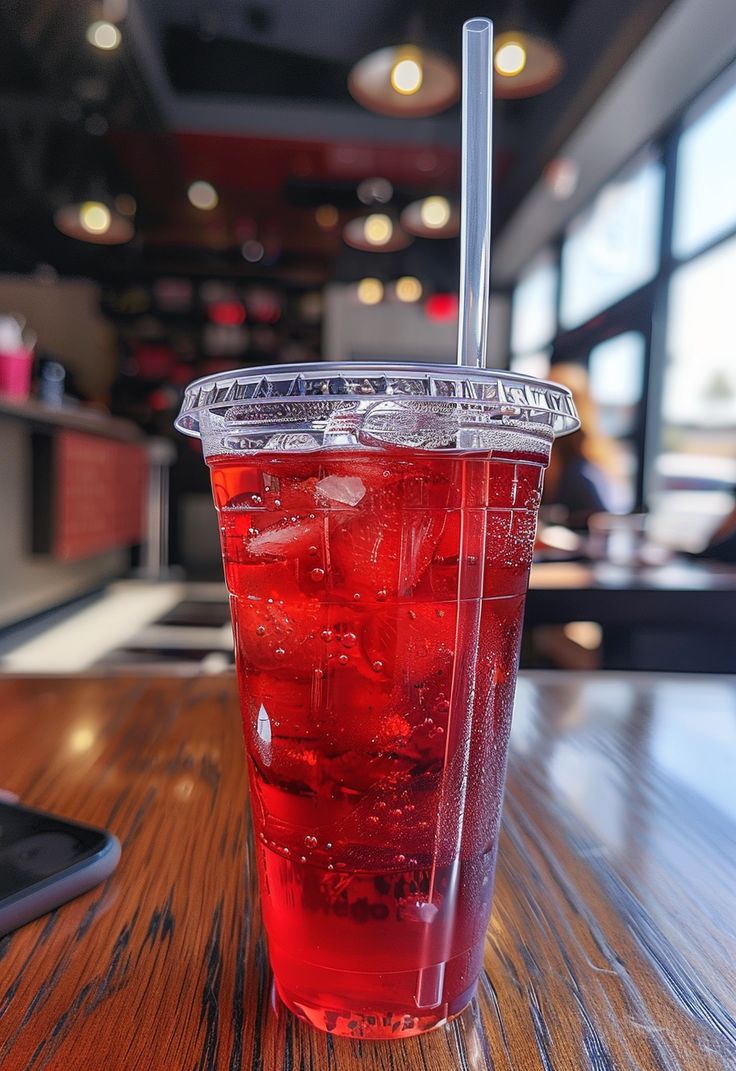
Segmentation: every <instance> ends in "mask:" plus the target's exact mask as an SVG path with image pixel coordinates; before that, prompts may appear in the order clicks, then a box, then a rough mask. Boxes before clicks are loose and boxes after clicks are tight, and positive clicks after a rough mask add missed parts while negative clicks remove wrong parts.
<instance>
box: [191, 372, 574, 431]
mask: <svg viewBox="0 0 736 1071" xmlns="http://www.w3.org/2000/svg"><path fill="white" fill-rule="evenodd" d="M376 380H385V381H386V383H385V386H386V389H385V390H377V389H376ZM315 381H318V383H319V389H318V390H313V391H310V390H309V389H308V385H309V384H310V383H314V382H315ZM355 381H363V382H362V383H360V385H359V386H357V387H356V386H352V387H351V386H350V383H351V382H352V383H354V382H355ZM372 381H373V382H372ZM414 381H416V382H417V384H419V383H422V385H423V389H417V391H416V392H413V391H412V390H411V384H412V382H414ZM275 385H279V387H280V388H281V389H279V390H274V389H273V387H274V386H275ZM466 385H469V386H470V389H469V390H468V389H463V388H464V387H465V386H466ZM395 386H400V388H401V389H400V390H394V389H388V388H389V387H395ZM473 386H475V388H476V389H475V390H473V389H472V388H473ZM514 388H516V392H515V393H514V394H513V396H509V393H508V392H509V390H513V389H514ZM519 391H521V393H519ZM371 396H373V398H375V399H376V400H379V399H380V398H386V397H396V399H397V400H405V401H406V400H411V399H415V400H416V399H421V400H423V401H431V402H437V403H449V404H452V403H456V404H457V403H460V402H473V403H476V404H479V405H481V406H483V407H484V408H486V409H488V410H489V411H490V409H491V408H492V407H493V406H495V407H496V408H498V407H499V406H501V407H502V408H503V405H504V403H505V404H506V405H507V406H508V407H510V408H518V409H519V410H520V414H519V416H520V419H521V421H522V423H525V424H527V425H529V427H530V429H531V428H533V427H534V425H535V424H537V425H539V424H546V425H547V426H550V418H552V428H553V431H554V435H555V437H557V436H559V435H566V434H569V433H570V432H573V431H576V430H577V428H579V427H580V421H579V418H578V415H577V411H576V408H575V403H574V400H573V396H572V392H571V391H570V389H569V388H568V387H565V386H563V385H562V384H560V383H554V382H551V381H550V380H545V379H538V378H536V377H535V376H529V375H526V374H525V373H522V372H513V371H511V370H510V369H500V368H471V367H466V366H464V365H455V364H453V365H449V364H448V365H446V364H435V363H419V362H417V363H414V362H412V363H408V362H403V363H399V362H395V363H392V362H388V361H386V362H384V361H312V362H308V363H303V364H270V365H258V366H253V367H250V368H238V369H232V370H229V371H225V372H215V373H211V374H210V375H207V376H201V377H200V378H198V379H195V380H193V381H192V382H191V383H190V384H189V385H188V386H187V387H186V388H185V391H184V396H183V399H182V405H181V409H180V412H179V414H178V416H177V417H176V419H175V421H174V426H175V427H176V428H177V430H178V431H180V432H182V433H183V434H184V435H190V436H194V437H197V438H198V437H200V422H199V413H200V412H202V411H207V410H209V409H211V408H213V407H217V408H222V407H228V406H234V405H238V404H241V405H247V404H248V403H251V402H252V403H256V402H257V403H258V405H267V406H268V405H269V404H272V403H280V404H282V405H283V404H288V403H289V402H294V403H298V402H299V401H300V400H302V401H307V400H309V399H314V398H315V397H322V398H324V399H332V400H335V401H337V400H338V398H339V400H340V401H360V402H363V403H366V402H369V401H370V400H371ZM535 414H536V415H535Z"/></svg>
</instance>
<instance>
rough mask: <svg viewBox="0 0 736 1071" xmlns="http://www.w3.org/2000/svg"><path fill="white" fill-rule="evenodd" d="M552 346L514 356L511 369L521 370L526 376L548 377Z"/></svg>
mask: <svg viewBox="0 0 736 1071" xmlns="http://www.w3.org/2000/svg"><path fill="white" fill-rule="evenodd" d="M551 353H552V351H551V347H548V348H547V349H545V350H539V351H538V352H537V353H522V354H520V355H519V356H512V358H511V371H512V372H520V373H521V374H522V375H524V376H534V377H535V378H536V379H546V378H547V376H548V375H549V364H550V356H551Z"/></svg>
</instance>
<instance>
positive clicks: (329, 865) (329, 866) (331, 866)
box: [327, 863, 335, 870]
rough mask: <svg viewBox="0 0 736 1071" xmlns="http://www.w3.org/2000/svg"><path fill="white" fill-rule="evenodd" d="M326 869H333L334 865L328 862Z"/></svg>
mask: <svg viewBox="0 0 736 1071" xmlns="http://www.w3.org/2000/svg"><path fill="white" fill-rule="evenodd" d="M327 869H328V870H334V869H335V868H334V866H333V865H332V863H328V864H327Z"/></svg>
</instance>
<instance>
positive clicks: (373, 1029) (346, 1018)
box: [274, 978, 477, 1041]
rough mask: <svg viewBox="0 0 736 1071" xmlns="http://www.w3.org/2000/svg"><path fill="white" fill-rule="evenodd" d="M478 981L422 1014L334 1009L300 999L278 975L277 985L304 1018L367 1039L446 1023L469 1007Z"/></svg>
mask: <svg viewBox="0 0 736 1071" xmlns="http://www.w3.org/2000/svg"><path fill="white" fill-rule="evenodd" d="M476 987H477V981H476V982H473V984H472V985H471V986H470V987H469V988H468V989H466V990H465V991H464V992H463V993H461V994H460V995H459V996H458V997H457V998H456V999H455V1000H453V1001H451V1002H444V1003H442V1004H439V1005H437V1007H436V1008H432V1009H431V1010H427V1011H425V1012H423V1013H422V1014H417V1015H413V1014H407V1013H405V1012H396V1013H393V1012H389V1011H386V1009H385V1008H383V1009H381V1010H376V1011H374V1012H367V1011H356V1012H352V1011H348V1010H345V1009H343V1008H341V1009H334V1008H329V1007H327V1006H325V1005H314V1004H309V1003H306V1002H305V1001H304V1000H303V999H298V998H296V997H295V996H293V995H292V994H290V993H289V992H288V990H286V989H284V987H283V986H282V985H280V983H279V980H278V978H275V979H274V988H275V990H276V994H277V995H278V998H279V999H280V1001H281V1003H282V1004H283V1005H284V1007H285V1008H287V1009H288V1010H289V1011H290V1012H292V1014H294V1015H295V1016H296V1017H297V1018H298V1019H301V1020H302V1021H303V1022H306V1023H309V1025H310V1026H313V1027H315V1028H316V1029H317V1030H320V1031H322V1032H323V1033H325V1034H331V1035H332V1036H333V1037H344V1038H354V1039H355V1038H360V1039H361V1040H363V1041H390V1040H393V1039H396V1038H409V1037H415V1036H416V1035H418V1034H427V1033H429V1032H430V1031H431V1030H436V1029H437V1028H438V1027H440V1026H444V1025H445V1024H446V1023H449V1022H450V1021H451V1020H452V1019H455V1018H456V1017H457V1016H458V1015H461V1014H462V1012H464V1011H465V1009H466V1008H467V1006H468V1005H469V1004H470V1002H471V1000H472V999H473V997H474V995H475V990H476Z"/></svg>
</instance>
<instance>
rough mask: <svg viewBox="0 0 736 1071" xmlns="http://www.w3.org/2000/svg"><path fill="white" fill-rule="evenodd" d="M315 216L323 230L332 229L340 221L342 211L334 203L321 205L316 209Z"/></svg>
mask: <svg viewBox="0 0 736 1071" xmlns="http://www.w3.org/2000/svg"><path fill="white" fill-rule="evenodd" d="M314 218H315V219H316V221H317V226H318V227H321V228H322V230H323V231H332V230H334V229H335V227H336V226H337V225H338V223H339V222H340V213H339V212H338V211H337V209H336V208H335V206H334V205H320V206H319V208H317V209H316V210H315V213H314Z"/></svg>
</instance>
